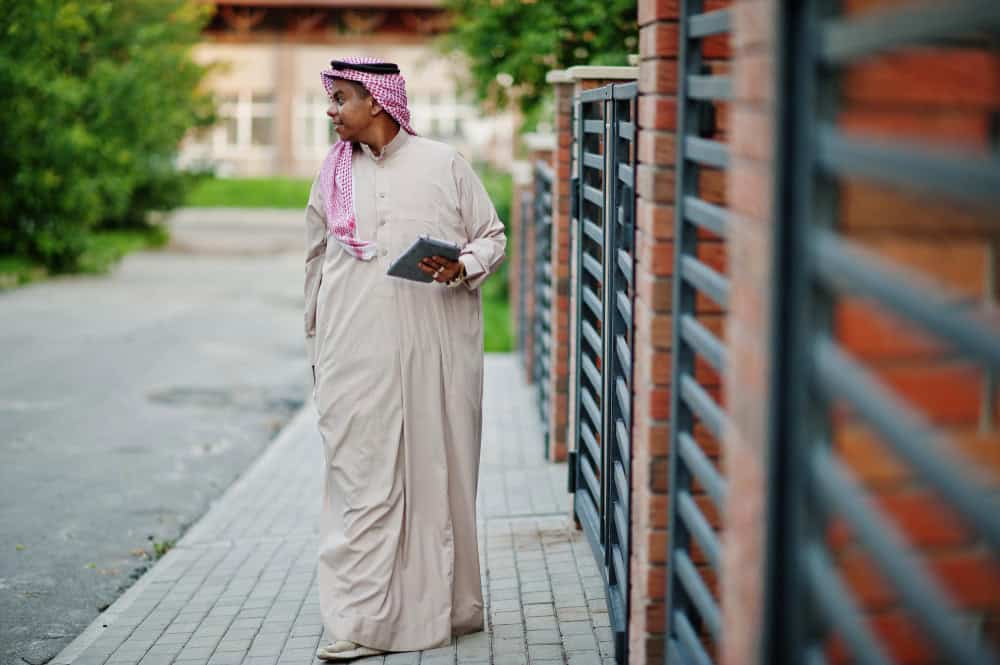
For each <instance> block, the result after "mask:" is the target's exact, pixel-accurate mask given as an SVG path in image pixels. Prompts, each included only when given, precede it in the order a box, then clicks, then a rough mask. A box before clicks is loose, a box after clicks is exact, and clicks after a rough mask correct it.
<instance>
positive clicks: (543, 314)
mask: <svg viewBox="0 0 1000 665" xmlns="http://www.w3.org/2000/svg"><path fill="white" fill-rule="evenodd" d="M534 173H535V176H534V182H535V199H534V204H533V208H534V215H533V217H532V219H533V222H534V226H533V233H534V234H535V237H534V243H535V252H534V281H533V283H534V288H535V317H534V321H533V323H532V325H533V326H534V334H533V340H534V342H533V344H534V349H533V350H532V352H533V353H534V362H533V363H532V377H531V378H532V381H533V382H534V384H535V386H536V387H537V388H538V409H539V415H540V417H541V422H542V433H543V435H544V437H545V456H546V457H548V454H549V439H550V436H549V431H548V430H549V402H550V399H549V398H550V395H549V391H550V385H549V378H550V377H551V375H552V296H553V293H552V177H553V174H552V168H551V167H550V166H549V165H548V164H546V163H545V162H542V161H539V162H538V163H536V164H535V171H534Z"/></svg>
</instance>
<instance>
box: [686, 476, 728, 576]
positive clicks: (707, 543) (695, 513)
mask: <svg viewBox="0 0 1000 665" xmlns="http://www.w3.org/2000/svg"><path fill="white" fill-rule="evenodd" d="M677 513H678V514H679V515H680V516H681V519H682V520H683V521H684V526H685V527H687V530H688V531H689V532H690V533H691V535H692V536H694V539H695V540H697V541H698V545H699V546H700V547H701V549H702V551H703V552H704V553H705V556H707V557H708V562H709V563H710V564H712V568H714V569H715V571H716V572H721V570H722V567H721V566H722V562H721V559H720V556H719V538H718V537H717V536H716V535H715V531H713V530H712V527H711V525H710V524H709V523H708V520H707V519H705V516H704V515H702V514H701V510H699V509H698V504H697V503H695V502H694V499H693V498H692V497H691V493H690V492H688V491H687V490H678V492H677Z"/></svg>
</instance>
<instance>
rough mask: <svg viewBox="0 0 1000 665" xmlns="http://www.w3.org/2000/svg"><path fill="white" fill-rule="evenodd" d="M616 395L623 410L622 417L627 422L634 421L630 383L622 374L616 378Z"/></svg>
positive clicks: (619, 406) (620, 408)
mask: <svg viewBox="0 0 1000 665" xmlns="http://www.w3.org/2000/svg"><path fill="white" fill-rule="evenodd" d="M615 397H616V398H617V399H618V408H619V410H620V411H621V414H622V417H623V418H625V420H626V421H627V422H632V400H631V394H630V393H629V389H628V384H627V383H625V379H623V378H622V377H620V376H619V377H617V378H616V379H615Z"/></svg>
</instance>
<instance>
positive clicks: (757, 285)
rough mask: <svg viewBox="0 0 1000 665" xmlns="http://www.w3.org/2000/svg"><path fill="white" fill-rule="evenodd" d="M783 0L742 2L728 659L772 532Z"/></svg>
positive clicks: (737, 661)
mask: <svg viewBox="0 0 1000 665" xmlns="http://www.w3.org/2000/svg"><path fill="white" fill-rule="evenodd" d="M773 12H774V3H773V0H738V1H737V2H735V3H734V8H733V31H732V39H731V44H732V48H733V70H732V76H733V99H732V102H731V104H730V113H731V117H730V123H729V124H730V127H731V132H730V135H731V141H730V155H731V157H730V169H729V178H728V183H727V194H728V199H729V207H730V209H731V210H732V211H733V213H734V214H735V215H737V216H738V221H737V222H736V223H734V224H732V225H731V226H730V230H731V232H730V237H729V277H730V310H729V316H728V317H727V325H726V344H727V346H728V347H729V367H728V373H727V375H726V376H725V378H724V390H725V402H726V406H727V410H728V413H729V418H730V423H731V427H730V429H729V430H728V432H727V433H726V436H725V440H724V441H723V460H724V462H723V466H724V468H725V472H726V477H727V479H728V481H729V493H728V496H727V505H726V510H725V515H726V525H725V530H724V531H723V534H722V546H723V547H722V578H723V581H724V583H723V585H722V593H721V596H722V613H723V625H724V626H725V627H726V638H725V640H724V642H723V645H722V662H723V663H725V664H726V665H748V664H750V663H755V662H756V659H757V658H758V656H759V646H760V645H759V641H760V629H761V619H762V613H763V609H764V607H763V595H762V594H763V585H764V581H765V574H764V573H765V569H764V554H765V552H764V546H765V535H766V533H767V514H766V488H765V485H764V479H765V473H766V463H767V459H766V453H767V436H768V427H767V419H766V416H767V408H766V407H767V403H766V397H767V395H768V385H767V381H768V372H769V368H770V364H771V358H770V345H769V342H770V334H771V331H770V326H769V323H770V322H769V320H768V313H769V312H770V305H771V303H770V288H771V274H772V262H773V258H772V247H771V245H772V242H771V236H772V223H773V220H772V214H771V192H772V165H771V161H772V157H771V148H772V145H771V144H772V126H771V123H772V110H773V102H774V100H773V94H772V93H773V90H774V85H773V75H772V64H773V63H772V60H773V58H772V48H773V35H772V25H773V22H774V17H773Z"/></svg>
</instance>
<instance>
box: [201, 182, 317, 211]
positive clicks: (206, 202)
mask: <svg viewBox="0 0 1000 665" xmlns="http://www.w3.org/2000/svg"><path fill="white" fill-rule="evenodd" d="M311 186H312V181H311V180H308V179H304V178H205V179H203V180H201V181H200V182H198V183H197V184H196V185H195V186H194V187H192V189H191V192H190V194H188V197H187V201H186V204H187V205H189V206H197V207H203V208H299V209H305V207H306V204H307V203H308V202H309V188H310V187H311Z"/></svg>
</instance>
